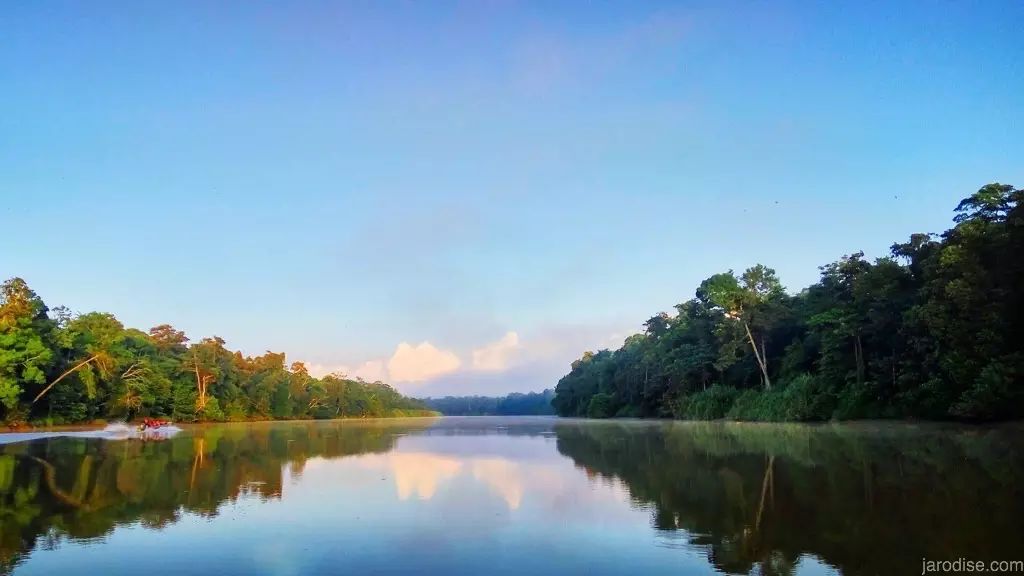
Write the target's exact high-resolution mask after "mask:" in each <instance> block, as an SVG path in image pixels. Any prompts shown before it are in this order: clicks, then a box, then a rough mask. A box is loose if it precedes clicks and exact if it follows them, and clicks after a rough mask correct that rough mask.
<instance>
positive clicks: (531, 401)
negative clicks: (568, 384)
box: [422, 389, 555, 416]
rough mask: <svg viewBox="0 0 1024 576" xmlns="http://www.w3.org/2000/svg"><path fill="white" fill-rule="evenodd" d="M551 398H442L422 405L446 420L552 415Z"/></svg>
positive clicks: (552, 394)
mask: <svg viewBox="0 0 1024 576" xmlns="http://www.w3.org/2000/svg"><path fill="white" fill-rule="evenodd" d="M554 397H555V391H554V390H551V389H547V390H544V391H543V392H528V393H526V394H520V393H518V392H513V393H512V394H509V395H508V396H496V397H495V396H445V397H444V398H424V399H423V400H422V401H423V403H424V404H425V405H426V406H427V407H428V408H430V409H431V410H437V411H438V412H440V413H441V414H444V415H445V416H534V415H544V414H554V413H555V408H554V407H553V406H552V405H551V400H552V399H554Z"/></svg>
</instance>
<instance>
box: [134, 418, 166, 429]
mask: <svg viewBox="0 0 1024 576" xmlns="http://www.w3.org/2000/svg"><path fill="white" fill-rule="evenodd" d="M169 424H170V422H168V421H167V420H160V419H157V418H143V419H142V426H141V427H140V428H141V429H142V430H143V431H145V430H152V429H154V428H161V427H163V426H167V425H169Z"/></svg>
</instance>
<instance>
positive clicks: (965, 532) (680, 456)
mask: <svg viewBox="0 0 1024 576" xmlns="http://www.w3.org/2000/svg"><path fill="white" fill-rule="evenodd" d="M555 430H556V432H557V435H558V450H559V452H561V453H562V454H564V455H566V456H568V457H570V458H572V459H573V461H574V462H575V463H576V464H577V465H578V466H579V467H581V468H583V469H584V470H586V471H587V473H589V474H592V475H597V476H602V477H611V478H616V479H618V480H620V481H622V482H623V483H625V484H626V485H627V486H628V488H629V492H630V495H631V497H632V499H633V500H634V502H635V503H636V504H637V505H640V506H649V507H650V508H651V509H652V524H653V526H654V527H655V528H656V529H657V530H660V531H679V530H684V531H685V534H684V538H687V539H688V542H689V544H690V545H691V546H694V547H699V548H702V549H704V550H706V551H707V555H708V559H709V560H710V561H711V562H712V563H713V564H714V566H715V567H716V568H717V569H719V570H721V571H723V572H729V573H748V572H750V571H751V570H752V569H753V568H754V567H755V566H756V567H758V568H759V569H760V572H761V573H762V574H788V573H792V572H793V571H794V567H795V565H796V563H797V561H798V560H799V559H800V558H801V556H802V555H805V554H812V555H814V556H816V557H818V558H820V559H822V560H824V561H825V562H827V563H828V564H830V565H832V566H835V567H837V568H839V569H840V570H841V571H842V572H843V573H844V574H892V573H902V574H909V573H920V569H921V558H923V557H926V558H929V559H946V558H949V559H956V558H959V557H962V556H964V557H969V558H981V559H1000V558H1015V557H1017V556H1019V555H1020V547H1019V545H1020V533H1021V529H1022V528H1024V498H1022V497H1021V492H1020V486H1021V483H1020V482H1021V480H1022V478H1024V476H1022V472H1024V469H1022V467H1024V454H1022V443H1021V440H1020V439H1021V431H1022V430H1021V427H1020V426H1018V425H1012V426H1003V427H999V428H977V429H974V428H964V427H945V426H939V425H921V426H913V425H909V426H908V425H903V424H888V423H882V424H867V423H865V424H848V425H821V426H807V425H798V424H791V425H790V424H783V425H777V424H740V423H685V422H676V423H666V424H662V425H656V426H651V425H645V424H637V423H628V422H627V423H618V422H604V423H593V422H572V421H569V422H565V423H560V424H558V425H557V426H556V428H555ZM912 570H917V572H911V571H912Z"/></svg>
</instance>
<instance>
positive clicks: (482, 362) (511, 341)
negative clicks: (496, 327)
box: [473, 332, 523, 372]
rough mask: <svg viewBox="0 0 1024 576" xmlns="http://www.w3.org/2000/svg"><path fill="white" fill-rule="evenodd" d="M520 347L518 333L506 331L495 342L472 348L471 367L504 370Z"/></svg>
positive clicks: (491, 370) (493, 370) (492, 370)
mask: <svg viewBox="0 0 1024 576" xmlns="http://www.w3.org/2000/svg"><path fill="white" fill-rule="evenodd" d="M522 348H523V347H522V345H521V344H520V343H519V334H517V333H515V332H508V333H506V334H505V335H504V336H502V337H501V339H500V340H498V341H497V342H491V343H490V344H487V345H485V346H483V347H482V348H477V349H476V350H473V369H475V370H486V371H490V372H495V371H500V370H505V369H507V368H508V367H509V364H510V363H511V361H512V360H513V357H514V356H515V355H516V353H517V352H519V351H520V350H522Z"/></svg>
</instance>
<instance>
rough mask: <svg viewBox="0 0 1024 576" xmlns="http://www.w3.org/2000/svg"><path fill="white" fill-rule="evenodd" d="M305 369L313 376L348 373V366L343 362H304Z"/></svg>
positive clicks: (321, 376)
mask: <svg viewBox="0 0 1024 576" xmlns="http://www.w3.org/2000/svg"><path fill="white" fill-rule="evenodd" d="M305 364H306V370H308V371H309V373H310V375H311V376H313V377H314V378H323V377H324V376H327V375H328V374H346V375H347V374H348V373H349V367H348V366H347V365H345V364H316V363H313V362H306V363H305Z"/></svg>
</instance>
